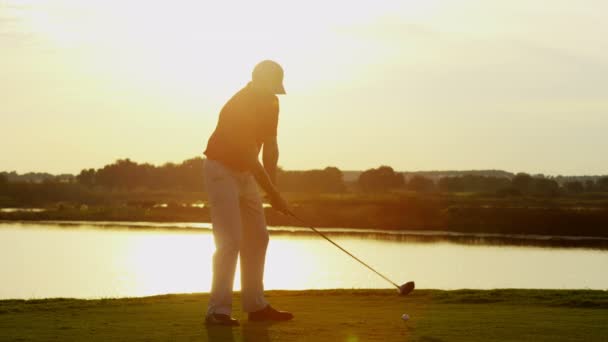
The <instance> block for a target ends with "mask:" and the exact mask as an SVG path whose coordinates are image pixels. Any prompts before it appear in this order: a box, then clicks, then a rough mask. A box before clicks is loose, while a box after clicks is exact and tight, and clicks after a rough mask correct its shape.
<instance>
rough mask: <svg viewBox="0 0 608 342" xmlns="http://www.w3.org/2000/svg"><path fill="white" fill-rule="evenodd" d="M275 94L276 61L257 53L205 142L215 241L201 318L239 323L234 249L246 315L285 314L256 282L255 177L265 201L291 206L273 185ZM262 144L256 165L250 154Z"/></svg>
mask: <svg viewBox="0 0 608 342" xmlns="http://www.w3.org/2000/svg"><path fill="white" fill-rule="evenodd" d="M276 94H285V89H284V87H283V69H282V68H281V66H280V65H279V64H277V63H276V62H273V61H268V60H267V61H262V62H260V63H259V64H258V65H256V67H255V68H254V70H253V73H252V79H251V82H249V84H247V86H246V87H245V88H243V89H241V90H240V91H239V92H237V93H236V94H235V95H234V96H233V97H232V98H231V99H230V100H229V101H228V102H227V103H226V104H225V105H224V108H222V111H221V112H220V116H219V120H218V123H217V127H216V128H215V131H214V132H213V134H212V135H211V137H210V138H209V142H208V144H207V149H206V150H205V155H206V156H207V159H206V160H205V163H204V178H205V187H206V189H207V194H208V199H209V204H210V206H211V222H212V225H213V237H214V239H215V246H216V250H215V254H214V255H213V280H212V285H211V295H210V298H209V306H208V309H207V317H206V318H205V322H206V323H207V324H212V325H229V326H233V325H238V324H239V322H238V321H237V320H236V319H234V318H232V317H231V316H230V315H231V311H232V287H233V282H234V273H235V270H236V262H237V257H238V256H239V254H240V260H241V294H242V302H243V303H242V304H243V311H245V312H248V313H249V320H250V321H286V320H290V319H292V318H293V315H292V314H291V313H289V312H282V311H277V310H275V309H274V308H272V307H271V306H270V305H269V304H268V302H267V301H266V299H265V298H264V285H263V276H264V262H265V257H266V247H267V245H268V231H267V229H266V219H265V217H264V210H263V208H262V199H261V197H260V194H259V193H258V189H257V184H259V185H260V186H261V187H262V189H263V190H264V191H265V192H266V194H267V195H268V199H269V201H270V203H271V204H272V206H273V208H275V209H276V210H278V211H280V212H282V213H285V214H290V213H291V211H290V208H289V206H288V204H287V202H286V201H285V200H284V199H283V198H282V197H281V195H280V194H279V192H278V191H277V189H276V188H275V186H274V182H275V177H276V169H277V161H278V159H279V148H278V145H277V124H278V116H279V101H278V98H277V96H276ZM262 147H263V151H264V152H263V157H262V159H263V161H264V165H263V166H262V164H261V163H260V161H259V159H258V155H259V153H260V150H261V149H262ZM256 182H257V184H256Z"/></svg>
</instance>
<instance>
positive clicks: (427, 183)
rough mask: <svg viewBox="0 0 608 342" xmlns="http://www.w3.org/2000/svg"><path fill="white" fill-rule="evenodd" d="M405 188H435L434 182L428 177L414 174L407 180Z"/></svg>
mask: <svg viewBox="0 0 608 342" xmlns="http://www.w3.org/2000/svg"><path fill="white" fill-rule="evenodd" d="M407 188H408V189H409V190H412V191H417V192H429V191H433V190H434V189H435V183H434V182H433V180H432V179H430V178H426V177H423V176H418V175H416V176H414V177H412V178H410V180H409V181H408V182H407Z"/></svg>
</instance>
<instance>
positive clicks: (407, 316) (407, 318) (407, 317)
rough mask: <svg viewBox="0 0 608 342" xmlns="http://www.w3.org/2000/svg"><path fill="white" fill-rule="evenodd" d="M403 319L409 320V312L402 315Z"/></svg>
mask: <svg viewBox="0 0 608 342" xmlns="http://www.w3.org/2000/svg"><path fill="white" fill-rule="evenodd" d="M401 319H402V320H404V321H407V320H409V319H410V315H408V314H403V315H401Z"/></svg>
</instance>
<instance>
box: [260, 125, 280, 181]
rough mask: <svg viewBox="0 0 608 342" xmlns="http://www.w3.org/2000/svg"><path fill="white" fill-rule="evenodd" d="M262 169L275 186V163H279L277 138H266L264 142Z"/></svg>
mask: <svg viewBox="0 0 608 342" xmlns="http://www.w3.org/2000/svg"><path fill="white" fill-rule="evenodd" d="M262 160H263V161H264V169H266V173H267V174H268V176H269V177H270V180H271V181H272V183H273V184H277V163H278V161H279V144H278V143H277V137H271V138H268V139H267V140H266V141H265V142H264V152H263V156H262Z"/></svg>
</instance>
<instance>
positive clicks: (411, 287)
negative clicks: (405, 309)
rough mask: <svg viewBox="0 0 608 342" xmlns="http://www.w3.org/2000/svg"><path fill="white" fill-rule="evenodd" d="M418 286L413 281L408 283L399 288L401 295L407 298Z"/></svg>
mask: <svg viewBox="0 0 608 342" xmlns="http://www.w3.org/2000/svg"><path fill="white" fill-rule="evenodd" d="M415 287H416V284H414V282H413V281H408V282H407V283H405V284H403V285H401V286H399V295H400V296H407V295H408V294H409V293H410V292H412V291H414V288H415Z"/></svg>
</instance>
